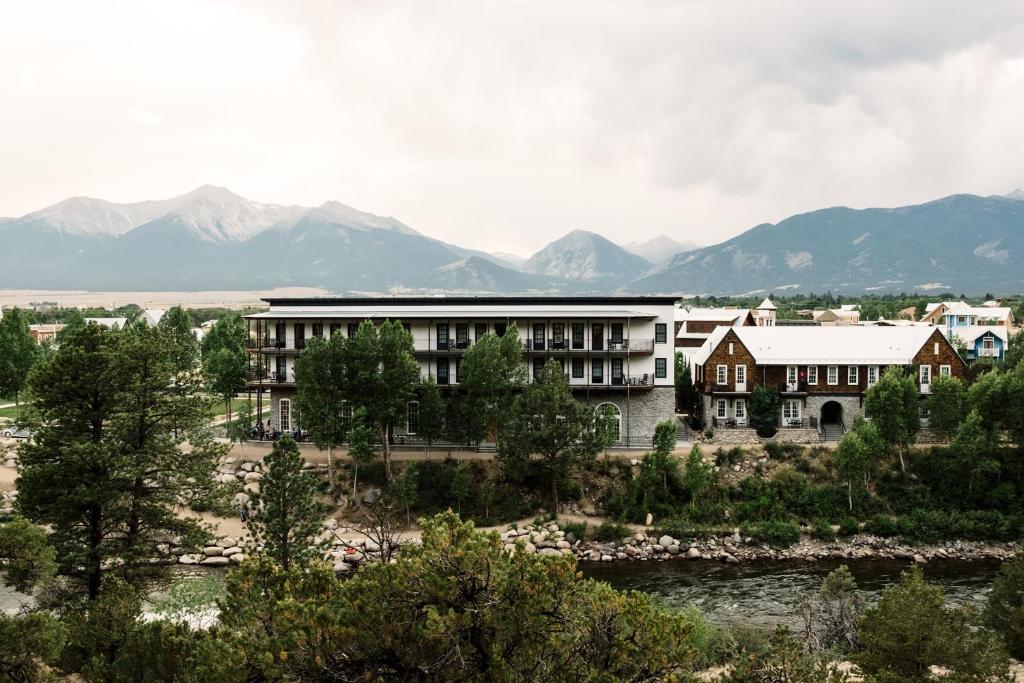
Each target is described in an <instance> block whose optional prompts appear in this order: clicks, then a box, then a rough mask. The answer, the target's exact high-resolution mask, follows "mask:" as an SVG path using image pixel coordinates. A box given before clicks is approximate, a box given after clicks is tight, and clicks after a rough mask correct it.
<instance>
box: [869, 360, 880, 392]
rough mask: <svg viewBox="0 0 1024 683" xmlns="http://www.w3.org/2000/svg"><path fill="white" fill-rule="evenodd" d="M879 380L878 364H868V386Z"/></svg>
mask: <svg viewBox="0 0 1024 683" xmlns="http://www.w3.org/2000/svg"><path fill="white" fill-rule="evenodd" d="M877 382H878V366H877V365H869V366H868V386H869V387H870V386H873V385H874V384H876V383H877Z"/></svg>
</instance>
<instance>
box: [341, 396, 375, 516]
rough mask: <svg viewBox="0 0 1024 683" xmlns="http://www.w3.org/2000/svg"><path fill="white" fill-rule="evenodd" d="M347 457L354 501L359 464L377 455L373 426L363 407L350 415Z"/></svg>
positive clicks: (357, 483) (369, 460) (365, 462)
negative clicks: (349, 460) (349, 461)
mask: <svg viewBox="0 0 1024 683" xmlns="http://www.w3.org/2000/svg"><path fill="white" fill-rule="evenodd" d="M348 457H349V459H351V460H352V499H353V501H354V500H355V497H356V490H357V488H358V485H359V467H360V465H369V464H370V463H372V462H373V460H374V458H376V457H377V452H376V449H375V448H374V432H373V427H371V426H370V425H369V423H368V422H367V419H366V409H365V408H357V409H356V412H355V413H354V414H353V415H352V426H351V429H350V430H349V438H348Z"/></svg>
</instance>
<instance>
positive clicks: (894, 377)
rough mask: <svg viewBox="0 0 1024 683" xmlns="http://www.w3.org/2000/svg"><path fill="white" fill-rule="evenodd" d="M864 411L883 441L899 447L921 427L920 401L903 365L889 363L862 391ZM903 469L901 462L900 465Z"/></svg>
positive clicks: (901, 459) (910, 441) (910, 439)
mask: <svg viewBox="0 0 1024 683" xmlns="http://www.w3.org/2000/svg"><path fill="white" fill-rule="evenodd" d="M864 415H865V416H867V417H869V418H871V420H872V422H874V424H875V425H877V426H878V431H879V433H880V434H881V435H882V438H883V439H885V442H886V443H888V444H891V445H893V446H896V447H898V448H900V449H901V451H900V461H901V463H902V462H903V450H906V448H907V447H908V446H909V445H910V444H911V443H912V442H913V440H914V436H915V435H916V434H917V432H918V431H919V430H920V428H921V417H920V401H919V399H918V394H917V386H916V385H915V384H914V380H913V379H912V378H911V377H910V375H908V374H907V373H906V372H905V371H904V370H903V368H901V367H897V366H891V367H889V368H888V369H886V371H885V372H884V373H882V377H881V379H879V380H878V381H877V382H876V383H875V384H874V385H873V386H872V387H871V388H869V389H868V390H867V393H865V394H864ZM904 469H905V466H904Z"/></svg>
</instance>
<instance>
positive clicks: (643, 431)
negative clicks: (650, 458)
mask: <svg viewBox="0 0 1024 683" xmlns="http://www.w3.org/2000/svg"><path fill="white" fill-rule="evenodd" d="M576 398H577V399H579V400H580V401H582V402H583V403H585V404H587V405H588V406H592V407H593V408H595V409H596V408H597V407H598V406H599V405H601V404H602V403H612V404H614V405H615V406H617V407H618V409H619V411H620V412H621V415H622V423H621V424H622V426H621V427H620V430H619V432H620V435H621V439H620V441H619V444H618V445H621V446H632V447H639V448H649V447H650V446H651V443H652V441H653V439H654V428H655V427H656V426H657V425H658V423H659V422H664V421H665V420H672V419H674V417H675V408H676V392H675V389H674V388H668V387H655V388H653V389H647V390H639V391H631V392H629V397H628V400H627V396H626V392H624V391H611V390H609V391H593V390H592V391H590V392H587V394H580V395H577V396H576Z"/></svg>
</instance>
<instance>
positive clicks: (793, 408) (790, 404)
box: [782, 399, 800, 420]
mask: <svg viewBox="0 0 1024 683" xmlns="http://www.w3.org/2000/svg"><path fill="white" fill-rule="evenodd" d="M782 419H783V420H799V419H800V401H796V400H793V399H790V400H788V401H783V402H782Z"/></svg>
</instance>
